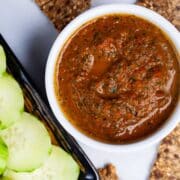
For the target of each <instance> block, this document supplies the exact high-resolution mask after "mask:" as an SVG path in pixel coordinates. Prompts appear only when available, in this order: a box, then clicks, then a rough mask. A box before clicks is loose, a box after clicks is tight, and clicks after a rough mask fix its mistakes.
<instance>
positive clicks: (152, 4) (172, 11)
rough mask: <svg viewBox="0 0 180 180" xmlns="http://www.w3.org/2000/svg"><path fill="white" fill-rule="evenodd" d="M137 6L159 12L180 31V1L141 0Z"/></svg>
mask: <svg viewBox="0 0 180 180" xmlns="http://www.w3.org/2000/svg"><path fill="white" fill-rule="evenodd" d="M137 4H138V5H141V6H144V7H147V8H149V9H151V10H154V11H156V12H158V13H159V14H161V15H162V16H164V17H165V18H167V19H168V20H169V21H170V22H172V24H174V25H175V26H176V27H177V29H178V30H180V0H139V1H138V2H137Z"/></svg>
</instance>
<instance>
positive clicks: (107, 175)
mask: <svg viewBox="0 0 180 180" xmlns="http://www.w3.org/2000/svg"><path fill="white" fill-rule="evenodd" d="M98 172H99V176H100V180H118V176H117V172H116V168H115V166H114V165H112V164H107V165H106V166H105V167H103V168H100V169H98Z"/></svg>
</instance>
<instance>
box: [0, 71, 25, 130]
mask: <svg viewBox="0 0 180 180" xmlns="http://www.w3.org/2000/svg"><path fill="white" fill-rule="evenodd" d="M23 109H24V99H23V93H22V90H21V88H20V86H19V84H18V83H17V82H16V80H15V79H14V78H13V77H12V76H10V75H8V74H4V76H2V77H1V78H0V129H4V128H7V127H9V126H10V125H11V124H12V123H13V122H15V121H17V120H18V119H19V117H20V115H21V113H22V111H23Z"/></svg>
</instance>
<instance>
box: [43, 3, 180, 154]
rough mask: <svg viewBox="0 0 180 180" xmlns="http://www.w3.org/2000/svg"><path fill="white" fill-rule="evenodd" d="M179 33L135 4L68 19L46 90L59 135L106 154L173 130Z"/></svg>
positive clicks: (51, 60)
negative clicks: (61, 130)
mask: <svg viewBox="0 0 180 180" xmlns="http://www.w3.org/2000/svg"><path fill="white" fill-rule="evenodd" d="M179 48H180V43H179V33H178V31H177V30H176V29H175V28H174V27H173V26H172V25H171V24H170V23H169V22H168V21H167V20H165V19H164V18H163V17H161V16H160V15H158V14H156V13H154V12H152V11H150V10H147V9H145V8H142V7H138V6H135V5H106V6H101V7H97V8H94V9H91V10H89V11H87V12H85V13H83V14H82V15H80V16H78V17H77V18H76V19H75V20H73V21H72V22H71V23H70V24H69V25H68V26H67V27H66V28H65V29H64V30H63V31H62V32H61V33H60V35H59V36H58V38H57V40H56V41H55V43H54V45H53V47H52V49H51V52H50V55H49V58H48V62H47V66H46V91H47V95H48V100H49V102H50V105H51V108H52V110H53V112H54V113H55V115H56V117H57V119H58V120H59V121H60V123H61V124H62V125H63V126H64V128H65V129H66V130H67V131H68V132H69V133H70V134H72V135H73V136H74V137H75V138H77V139H78V140H79V141H81V142H83V143H85V144H87V145H91V146H93V147H96V148H101V149H104V150H105V149H106V150H110V151H113V150H128V149H136V148H137V147H140V146H143V145H144V146H145V145H147V144H151V143H153V142H156V141H158V140H160V139H161V138H163V137H164V136H166V135H167V134H168V133H169V132H170V131H171V130H172V129H173V128H174V127H175V126H176V124H177V122H178V118H177V117H179V116H180V112H179V109H178V108H177V107H178V104H179V101H178V98H179V62H178V61H179V54H178V52H179Z"/></svg>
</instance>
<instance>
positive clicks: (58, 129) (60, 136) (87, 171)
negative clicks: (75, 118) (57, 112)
mask: <svg viewBox="0 0 180 180" xmlns="http://www.w3.org/2000/svg"><path fill="white" fill-rule="evenodd" d="M0 44H1V45H2V46H3V48H4V50H5V53H6V58H7V70H8V72H9V73H10V74H12V76H13V77H14V78H15V79H16V80H17V81H18V82H19V84H20V86H21V88H22V89H23V94H24V99H25V109H26V111H28V112H30V113H32V114H34V115H36V116H38V117H39V119H40V120H41V121H42V122H43V123H44V124H45V126H46V128H47V129H48V131H49V133H50V135H51V139H52V142H53V144H56V145H59V146H60V147H62V148H63V149H64V150H65V151H67V152H69V153H70V154H71V155H72V156H73V158H74V159H75V160H76V162H77V163H78V164H79V166H80V169H81V173H80V176H79V180H98V179H99V176H98V174H97V172H96V169H95V167H94V166H93V164H92V163H91V161H90V160H89V159H88V157H87V156H86V154H85V153H84V151H83V150H82V149H81V147H80V146H79V145H78V143H77V142H76V140H75V139H74V138H73V137H72V136H71V135H69V134H68V133H67V132H66V131H65V129H64V128H63V127H62V126H61V124H60V123H59V122H58V121H57V119H56V118H55V117H54V115H53V113H52V112H51V110H50V108H49V105H48V103H47V102H44V101H43V100H42V98H41V97H40V95H39V93H38V91H37V89H36V88H35V86H34V84H33V82H32V81H31V79H30V77H29V76H28V74H27V73H26V71H25V70H24V68H23V67H22V65H21V64H20V62H19V61H18V59H17V58H16V56H15V55H14V53H13V52H12V51H11V49H10V47H9V46H8V44H7V43H6V42H5V40H4V39H3V37H2V35H1V34H0Z"/></svg>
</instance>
